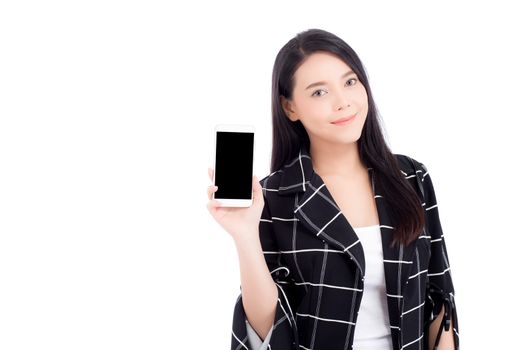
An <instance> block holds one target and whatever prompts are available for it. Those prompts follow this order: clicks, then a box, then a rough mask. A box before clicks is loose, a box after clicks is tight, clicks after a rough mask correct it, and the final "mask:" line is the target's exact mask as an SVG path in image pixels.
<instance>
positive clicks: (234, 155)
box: [214, 131, 254, 199]
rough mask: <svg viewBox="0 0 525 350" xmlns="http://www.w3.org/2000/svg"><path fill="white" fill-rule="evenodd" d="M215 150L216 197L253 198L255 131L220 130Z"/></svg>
mask: <svg viewBox="0 0 525 350" xmlns="http://www.w3.org/2000/svg"><path fill="white" fill-rule="evenodd" d="M216 143H217V145H216V150H215V185H216V186H217V187H218V189H217V191H216V192H215V196H214V197H215V198H224V199H251V198H252V171H253V144H254V133H253V132H230V131H218V132H217V140H216Z"/></svg>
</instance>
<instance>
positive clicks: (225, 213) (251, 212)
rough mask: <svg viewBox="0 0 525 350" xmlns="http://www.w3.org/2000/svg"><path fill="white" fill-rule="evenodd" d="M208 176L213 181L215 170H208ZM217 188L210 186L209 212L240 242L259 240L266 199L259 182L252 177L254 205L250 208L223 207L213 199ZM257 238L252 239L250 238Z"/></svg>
mask: <svg viewBox="0 0 525 350" xmlns="http://www.w3.org/2000/svg"><path fill="white" fill-rule="evenodd" d="M208 175H209V176H210V180H212V181H213V169H212V168H208ZM217 189H218V188H217V186H213V185H211V186H208V199H209V202H208V205H207V207H208V211H209V212H210V213H211V215H212V216H213V218H214V219H215V221H217V222H218V223H219V224H220V225H221V226H222V227H223V228H224V229H225V230H226V232H228V233H229V234H230V235H231V236H232V238H233V239H234V240H235V241H236V242H238V241H239V240H241V239H257V240H258V239H259V221H260V219H261V214H262V210H263V208H264V198H263V193H262V187H261V184H260V183H259V180H258V179H257V177H256V176H255V175H254V176H253V177H252V191H253V203H252V205H251V206H250V207H246V208H236V207H221V203H219V202H218V201H216V200H215V199H213V198H212V196H213V193H214V192H215V191H217ZM252 235H253V236H255V235H256V236H255V237H250V236H252Z"/></svg>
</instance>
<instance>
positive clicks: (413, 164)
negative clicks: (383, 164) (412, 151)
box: [394, 153, 427, 176]
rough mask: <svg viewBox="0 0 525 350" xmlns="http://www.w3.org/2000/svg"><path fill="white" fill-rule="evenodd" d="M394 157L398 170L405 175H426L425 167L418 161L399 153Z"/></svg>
mask: <svg viewBox="0 0 525 350" xmlns="http://www.w3.org/2000/svg"><path fill="white" fill-rule="evenodd" d="M394 156H395V157H396V158H397V162H398V165H399V167H400V170H401V171H403V172H404V173H405V174H406V175H413V174H414V173H418V172H419V174H418V175H420V176H423V175H425V174H426V173H427V167H426V166H425V164H423V162H421V161H420V160H418V159H415V158H414V157H411V156H409V155H406V154H401V153H394Z"/></svg>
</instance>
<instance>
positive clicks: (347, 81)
mask: <svg viewBox="0 0 525 350" xmlns="http://www.w3.org/2000/svg"><path fill="white" fill-rule="evenodd" d="M351 80H354V81H355V83H354V84H351V85H355V84H357V79H355V78H352V79H349V80H348V81H347V83H348V82H349V81H351Z"/></svg>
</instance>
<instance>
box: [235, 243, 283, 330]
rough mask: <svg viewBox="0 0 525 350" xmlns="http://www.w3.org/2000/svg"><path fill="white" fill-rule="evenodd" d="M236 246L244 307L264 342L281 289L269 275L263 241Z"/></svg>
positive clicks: (237, 244)
mask: <svg viewBox="0 0 525 350" xmlns="http://www.w3.org/2000/svg"><path fill="white" fill-rule="evenodd" d="M247 237H254V235H251V236H248V235H247ZM256 237H259V235H258V234H257V235H256ZM235 245H236V247H237V253H238V256H239V267H240V275H241V293H242V303H243V307H244V310H245V313H246V318H247V319H248V322H250V325H251V326H252V328H253V329H254V330H255V331H256V332H257V334H258V335H259V336H260V337H261V338H262V339H264V338H266V335H267V334H268V332H269V331H270V328H271V327H272V324H273V320H274V318H275V312H276V305H277V296H278V292H277V286H276V285H275V282H274V280H273V278H272V276H271V274H270V272H269V271H268V266H267V265H266V261H265V259H264V255H263V251H262V247H261V242H260V241H259V239H246V240H241V239H239V240H237V241H235Z"/></svg>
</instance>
